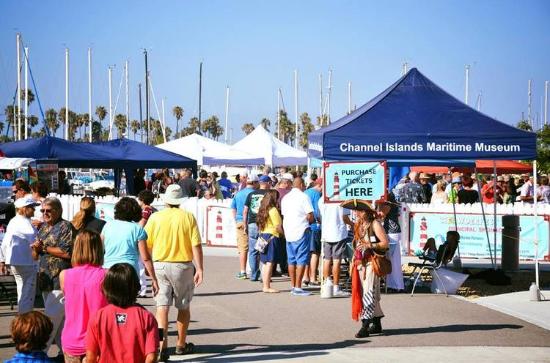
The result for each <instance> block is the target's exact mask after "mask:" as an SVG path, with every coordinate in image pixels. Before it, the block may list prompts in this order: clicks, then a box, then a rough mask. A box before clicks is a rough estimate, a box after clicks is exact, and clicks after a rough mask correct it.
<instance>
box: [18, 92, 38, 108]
mask: <svg viewBox="0 0 550 363" xmlns="http://www.w3.org/2000/svg"><path fill="white" fill-rule="evenodd" d="M25 91H26V92H27V93H28V94H29V105H30V104H31V103H33V102H34V98H35V97H34V93H32V90H30V89H28V90H25V89H24V88H23V89H21V95H20V97H21V101H23V104H25Z"/></svg>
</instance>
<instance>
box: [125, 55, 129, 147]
mask: <svg viewBox="0 0 550 363" xmlns="http://www.w3.org/2000/svg"><path fill="white" fill-rule="evenodd" d="M128 65H129V63H128V60H126V64H125V65H124V76H125V78H126V138H127V139H129V137H128V135H130V88H129V87H128V81H129V79H128Z"/></svg>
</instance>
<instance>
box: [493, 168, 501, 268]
mask: <svg viewBox="0 0 550 363" xmlns="http://www.w3.org/2000/svg"><path fill="white" fill-rule="evenodd" d="M493 216H494V218H493V247H494V249H493V251H494V253H495V269H496V268H497V267H498V265H497V162H496V160H493ZM500 264H501V267H502V260H501V261H500Z"/></svg>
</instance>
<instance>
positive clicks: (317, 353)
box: [0, 250, 550, 362]
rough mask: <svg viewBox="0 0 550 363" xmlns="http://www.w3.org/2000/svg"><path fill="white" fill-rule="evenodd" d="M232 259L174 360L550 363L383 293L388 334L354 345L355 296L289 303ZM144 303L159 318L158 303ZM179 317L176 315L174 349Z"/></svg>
mask: <svg viewBox="0 0 550 363" xmlns="http://www.w3.org/2000/svg"><path fill="white" fill-rule="evenodd" d="M234 253H235V251H234V250H225V251H222V250H216V251H211V250H208V251H207V256H206V258H205V266H206V267H205V283H204V284H203V285H202V286H200V287H199V288H198V289H197V290H196V296H195V298H194V300H193V303H192V322H191V326H190V329H189V340H190V341H192V342H193V343H195V344H196V345H197V354H194V355H192V356H188V357H176V356H173V357H172V360H173V361H226V362H229V361H231V362H250V361H279V360H283V359H285V360H294V361H309V360H313V359H315V360H316V361H328V360H329V359H330V361H343V360H347V361H352V362H354V361H365V359H367V357H368V360H371V358H372V359H375V358H376V361H405V360H406V361H408V362H415V361H424V360H426V359H430V360H435V361H439V360H446V361H457V362H460V361H466V360H471V359H472V357H476V360H477V358H478V357H479V358H480V359H483V360H484V361H504V360H506V361H525V360H531V361H550V331H548V330H545V329H542V328H540V327H538V326H535V325H533V324H530V323H527V322H525V321H523V320H520V319H518V318H516V317H513V316H510V315H506V314H502V313H500V312H497V311H494V310H491V309H488V308H486V307H484V306H480V305H478V304H473V303H470V302H467V301H463V300H460V299H455V298H452V297H445V296H435V295H431V294H418V295H415V296H414V297H412V298H411V297H410V296H409V295H405V294H389V295H383V297H382V299H383V300H382V308H383V310H384V312H385V314H386V318H384V319H383V325H384V330H385V335H383V336H373V337H369V338H368V339H355V338H354V334H355V332H356V330H357V329H358V328H359V323H357V322H354V321H352V320H351V319H350V300H349V298H343V299H328V300H327V299H320V297H319V295H318V292H316V294H315V295H313V296H309V297H297V296H290V294H289V282H288V278H275V279H274V283H273V285H274V287H275V288H278V289H281V290H282V292H281V293H280V294H263V293H262V292H260V284H259V283H257V282H256V283H254V282H250V281H248V280H244V281H243V280H237V279H235V278H234V275H235V272H236V266H238V261H237V258H236V256H235V255H234ZM214 255H217V256H214ZM219 255H226V256H219ZM231 256H233V257H231ZM140 302H141V303H142V304H143V305H145V306H146V307H147V308H148V309H150V310H152V311H153V310H154V302H153V300H152V299H140ZM175 315H176V313H175V311H173V310H172V311H171V313H170V317H171V320H172V327H171V331H170V332H169V339H170V341H169V344H170V346H172V347H173V346H174V344H175V332H174V327H173V325H174V324H173V322H174V320H175ZM12 317H13V312H12V311H10V310H9V306H1V307H0V359H5V358H8V357H10V356H11V355H12V354H13V353H14V348H13V344H12V343H11V341H10V339H9V332H8V330H9V322H10V321H11V319H12ZM472 347H473V348H472ZM487 347H491V348H487ZM502 347H507V348H502ZM525 347H529V348H525ZM438 357H439V358H438Z"/></svg>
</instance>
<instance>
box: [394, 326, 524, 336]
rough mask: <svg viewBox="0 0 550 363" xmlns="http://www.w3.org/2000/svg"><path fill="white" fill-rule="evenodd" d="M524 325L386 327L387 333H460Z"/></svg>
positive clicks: (517, 327)
mask: <svg viewBox="0 0 550 363" xmlns="http://www.w3.org/2000/svg"><path fill="white" fill-rule="evenodd" d="M522 328H523V326H522V325H516V324H470V325H466V324H453V325H442V326H429V327H422V328H402V329H384V334H385V335H408V334H426V333H458V332H463V331H474V330H478V331H488V330H500V329H522Z"/></svg>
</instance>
